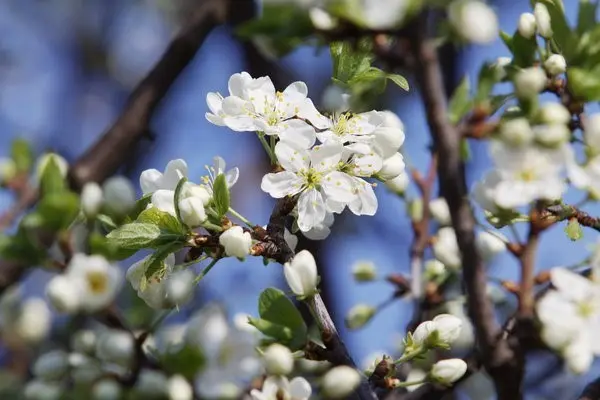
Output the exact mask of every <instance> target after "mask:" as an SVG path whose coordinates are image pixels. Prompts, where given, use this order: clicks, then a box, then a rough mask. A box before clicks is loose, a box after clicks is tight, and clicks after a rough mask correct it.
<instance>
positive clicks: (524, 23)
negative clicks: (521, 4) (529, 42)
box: [517, 12, 537, 39]
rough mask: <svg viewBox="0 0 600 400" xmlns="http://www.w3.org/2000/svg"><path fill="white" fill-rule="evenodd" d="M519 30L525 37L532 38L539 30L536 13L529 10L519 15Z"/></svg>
mask: <svg viewBox="0 0 600 400" xmlns="http://www.w3.org/2000/svg"><path fill="white" fill-rule="evenodd" d="M517 30H518V31H519V34H520V35H521V36H523V37H524V38H527V39H531V38H532V37H533V36H534V35H535V33H536V31H537V23H536V21H535V15H533V14H532V13H528V12H526V13H523V14H521V16H520V17H519V24H518V25H517Z"/></svg>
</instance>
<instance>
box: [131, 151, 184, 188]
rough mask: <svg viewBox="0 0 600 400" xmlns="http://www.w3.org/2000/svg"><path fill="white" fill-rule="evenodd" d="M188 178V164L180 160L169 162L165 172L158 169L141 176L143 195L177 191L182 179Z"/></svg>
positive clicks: (143, 173) (149, 170)
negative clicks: (159, 191)
mask: <svg viewBox="0 0 600 400" xmlns="http://www.w3.org/2000/svg"><path fill="white" fill-rule="evenodd" d="M187 176H188V166H187V163H186V162H185V160H182V159H180V158H179V159H176V160H171V161H169V162H168V163H167V166H166V167H165V170H164V172H160V171H158V170H157V169H147V170H145V171H143V172H142V173H141V175H140V186H141V188H142V193H143V194H148V193H154V192H156V191H157V190H175V188H176V187H177V184H178V183H179V181H180V180H181V178H187Z"/></svg>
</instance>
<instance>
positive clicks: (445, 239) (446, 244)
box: [433, 227, 462, 269]
mask: <svg viewBox="0 0 600 400" xmlns="http://www.w3.org/2000/svg"><path fill="white" fill-rule="evenodd" d="M433 255H434V256H435V258H437V259H438V260H440V261H441V262H442V263H443V264H444V265H445V266H446V267H447V268H449V269H458V268H460V267H461V265H462V260H461V258H460V251H459V249H458V242H457V241H456V233H455V232H454V229H452V228H451V227H444V228H441V229H440V230H438V234H437V236H436V238H435V242H434V243H433Z"/></svg>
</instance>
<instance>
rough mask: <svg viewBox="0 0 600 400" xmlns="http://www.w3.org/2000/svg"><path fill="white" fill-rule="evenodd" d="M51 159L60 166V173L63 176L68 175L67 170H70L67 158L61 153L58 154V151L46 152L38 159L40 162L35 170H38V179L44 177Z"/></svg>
mask: <svg viewBox="0 0 600 400" xmlns="http://www.w3.org/2000/svg"><path fill="white" fill-rule="evenodd" d="M50 160H53V161H54V163H55V164H56V166H57V167H58V170H59V171H60V175H61V176H62V177H63V178H65V177H66V176H67V171H68V170H69V163H67V160H65V159H64V157H61V156H60V155H58V154H56V153H46V154H44V155H42V156H41V157H40V158H39V159H38V162H37V165H36V169H35V170H36V173H37V176H38V179H40V178H41V177H42V175H43V174H44V170H45V169H46V166H48V163H49V162H50Z"/></svg>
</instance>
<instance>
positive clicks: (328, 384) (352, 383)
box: [321, 365, 360, 399]
mask: <svg viewBox="0 0 600 400" xmlns="http://www.w3.org/2000/svg"><path fill="white" fill-rule="evenodd" d="M358 385H360V374H359V373H358V371H357V370H355V369H354V368H352V367H348V366H347V365H340V366H338V367H334V368H332V369H330V370H329V371H328V372H327V373H326V374H325V375H324V376H323V380H322V381H321V389H322V390H323V394H324V395H325V396H327V397H329V398H331V399H345V398H347V397H348V396H350V395H351V394H352V393H353V392H354V390H356V388H357V387H358Z"/></svg>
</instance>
